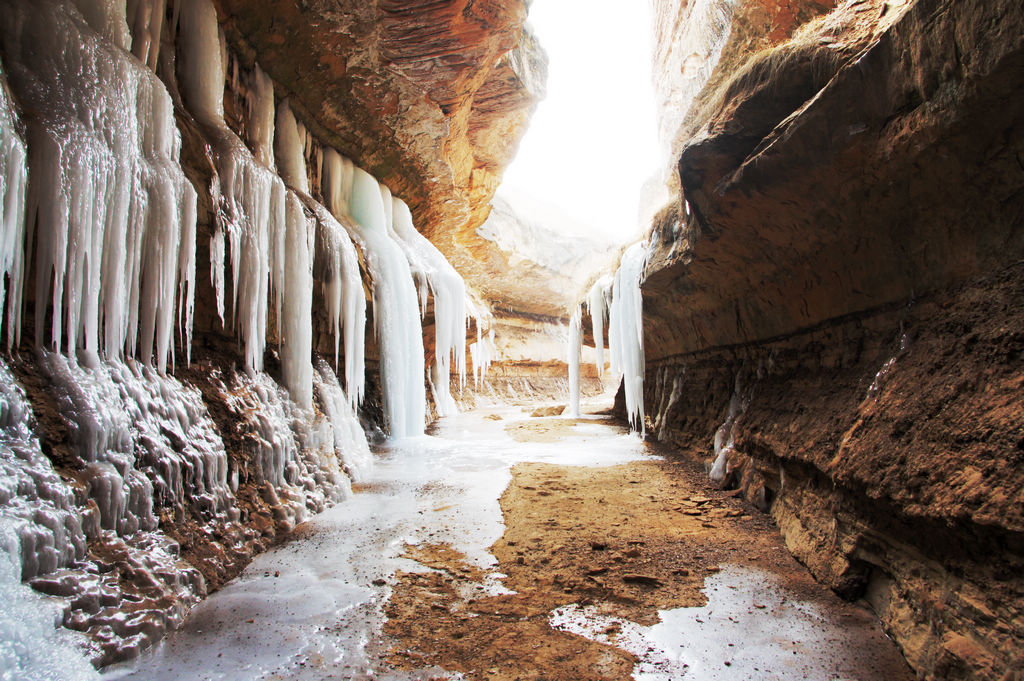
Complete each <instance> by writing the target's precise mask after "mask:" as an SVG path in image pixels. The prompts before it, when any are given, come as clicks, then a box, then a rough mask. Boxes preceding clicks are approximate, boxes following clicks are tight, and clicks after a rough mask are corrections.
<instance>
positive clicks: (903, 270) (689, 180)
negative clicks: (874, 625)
mask: <svg viewBox="0 0 1024 681" xmlns="http://www.w3.org/2000/svg"><path fill="white" fill-rule="evenodd" d="M657 5H658V7H659V12H660V13H661V16H662V17H666V16H669V17H671V16H678V17H679V18H680V20H684V19H686V14H687V11H688V10H689V6H680V5H679V4H678V3H671V2H661V3H657ZM729 11H731V12H732V18H731V22H732V23H731V24H730V34H729V38H728V40H727V41H726V42H725V43H724V46H723V48H722V51H721V58H720V61H719V62H718V68H717V69H716V70H715V71H714V72H713V73H711V74H710V75H709V76H708V77H707V80H706V81H705V83H704V85H703V87H702V88H701V89H700V90H699V91H698V92H697V94H696V95H694V96H693V98H692V100H691V105H690V106H689V108H687V109H686V110H685V111H684V112H680V111H670V112H667V113H666V115H665V116H664V117H663V138H664V139H665V140H666V143H669V144H673V145H675V146H674V147H673V148H674V150H675V152H676V153H675V158H676V159H677V162H678V182H679V186H680V188H681V195H680V200H679V202H678V204H676V205H674V206H670V207H668V208H667V209H666V210H664V211H662V213H661V214H660V215H659V217H658V219H657V220H656V224H655V228H654V236H653V246H652V253H651V261H650V265H649V268H648V273H647V279H646V281H645V282H644V285H643V290H644V312H645V346H646V351H647V358H648V364H647V377H646V392H647V395H646V402H647V404H648V411H649V412H650V413H653V414H654V416H653V417H652V430H653V431H654V432H655V433H656V434H657V436H658V437H659V438H662V439H666V440H671V441H673V442H675V443H677V444H679V445H680V446H682V447H684V448H687V449H689V450H691V451H693V452H694V453H695V455H698V456H701V457H707V458H708V459H709V465H710V464H711V463H713V461H712V460H713V459H714V458H715V456H716V455H717V454H721V458H720V459H719V461H718V464H719V465H718V466H716V467H714V468H713V469H712V470H713V472H714V473H715V477H716V478H719V479H720V480H721V483H722V484H725V485H734V486H741V487H743V488H744V489H745V490H746V491H747V494H748V496H749V497H750V498H751V499H752V500H753V501H755V502H756V503H759V504H760V505H762V507H763V508H765V509H766V510H768V511H770V512H771V514H772V515H773V516H774V517H775V518H776V520H777V521H778V524H779V527H780V529H781V530H782V532H783V534H784V535H785V537H786V539H787V543H788V544H789V545H790V548H791V549H792V550H793V551H794V553H795V554H796V555H797V556H798V557H800V559H801V560H803V561H804V562H805V563H806V564H807V565H808V567H809V568H810V569H811V571H812V572H813V573H814V574H815V575H816V576H817V577H818V578H819V579H822V580H823V581H825V582H826V583H828V584H830V585H831V586H833V588H835V589H836V590H838V591H839V592H841V593H845V594H847V595H849V596H851V597H856V596H861V595H865V596H866V597H867V598H868V600H869V601H870V602H871V603H872V604H873V605H874V606H875V608H876V610H877V612H878V613H879V615H880V616H881V617H882V619H883V621H884V622H885V623H886V625H887V626H888V627H889V628H890V631H891V633H892V634H893V635H894V637H895V638H896V639H897V641H898V642H899V643H900V645H901V646H902V647H903V649H904V652H905V653H906V655H907V658H908V660H909V661H910V662H911V664H912V665H913V666H914V667H915V668H916V669H917V670H918V671H919V672H920V673H921V674H922V675H924V676H925V677H927V678H943V679H947V678H983V679H990V678H991V679H1001V678H1007V677H1006V676H1005V675H1006V674H1010V675H1011V677H1012V675H1013V674H1019V673H1020V670H1021V668H1022V666H1024V659H1022V651H1021V647H1020V643H1019V642H1020V640H1021V637H1022V632H1021V631H1019V630H1018V628H1017V625H1016V624H1015V622H1017V621H1019V618H1020V609H1021V607H1022V603H1024V599H1022V595H1024V584H1022V583H1021V581H1020V578H1019V574H1020V570H1019V566H1020V564H1021V560H1022V550H1021V544H1020V537H1021V534H1020V533H1021V529H1022V526H1021V524H1020V518H1019V517H1018V516H1019V512H1018V507H1019V506H1020V499H1019V493H1020V489H1021V487H1022V483H1024V464H1022V461H1021V458H1020V456H1019V454H1020V443H1019V442H1018V441H1019V440H1020V434H1021V432H1020V427H1021V426H1020V424H1021V423H1022V421H1024V413H1022V408H1021V405H1020V400H1019V397H1014V396H1015V395H1016V396H1019V389H1020V384H1021V380H1024V372H1022V371H1021V365H1020V352H1021V347H1020V342H1021V341H1020V338H1021V333H1022V332H1021V329H1022V328H1024V319H1021V318H1019V315H1017V313H1016V311H1015V310H1014V304H1013V303H1012V302H1011V301H1014V300H1017V299H1019V296H1020V293H1021V291H1020V283H1021V273H1020V270H1019V266H1018V265H1016V263H1017V262H1018V261H1019V260H1020V258H1021V254H1022V252H1024V236H1022V234H1024V233H1022V231H1021V229H1020V226H1021V224H1022V222H1024V213H1022V210H1024V209H1022V206H1024V201H1022V197H1024V173H1022V172H1021V167H1022V166H1021V162H1020V159H1022V158H1024V107H1022V106H1021V102H1020V97H1019V92H1020V88H1021V85H1022V65H1024V38H1022V36H1024V12H1022V10H1021V8H1020V7H1019V3H1018V4H1015V3H1010V2H993V3H984V2H957V3H954V2H943V1H941V0H918V1H916V2H906V3H875V2H870V1H860V2H845V3H840V4H838V5H836V6H835V7H834V8H830V7H828V6H827V5H819V4H815V3H803V4H802V5H801V6H800V7H799V8H796V7H794V6H789V7H788V9H786V8H781V7H776V6H774V5H772V4H771V3H759V2H747V3H739V4H738V5H735V6H730V7H729ZM758 12H768V13H769V14H771V13H772V12H776V14H775V15H774V16H776V17H777V18H779V21H777V22H775V23H771V24H759V23H757V22H752V21H751V20H750V17H754V16H757V14H758ZM823 12H826V13H824V14H822V13H823ZM815 15H820V16H818V18H812V17H814V16H815ZM787 17H788V23H787V21H783V19H786V18H787ZM769 25H770V26H772V28H771V30H768V28H767V27H768V26H769ZM680 26H681V25H680V24H678V23H677V24H676V28H675V29H673V30H668V29H663V31H662V33H660V34H659V55H662V57H661V61H660V62H659V63H660V64H661V65H662V67H663V71H662V73H663V76H664V75H665V74H666V73H668V72H670V71H671V68H669V67H672V68H674V65H678V64H680V63H682V60H681V59H680V58H679V56H678V45H673V44H672V41H673V40H675V39H676V38H678V37H679V36H680V35H681V32H684V29H683V28H681V27H680ZM672 55H675V56H672ZM684 75H685V73H684ZM665 77H667V76H665ZM683 85H685V83H684V84H683ZM683 85H680V84H679V83H675V84H669V85H667V86H666V87H664V88H663V101H664V102H665V103H666V104H667V105H668V106H672V105H673V104H674V103H678V102H680V101H682V100H681V99H680V97H679V92H682V91H683V90H684V89H685V88H684V87H683ZM716 434H717V435H719V437H718V446H717V447H716V446H715V445H714V444H713V443H714V442H715V440H716Z"/></svg>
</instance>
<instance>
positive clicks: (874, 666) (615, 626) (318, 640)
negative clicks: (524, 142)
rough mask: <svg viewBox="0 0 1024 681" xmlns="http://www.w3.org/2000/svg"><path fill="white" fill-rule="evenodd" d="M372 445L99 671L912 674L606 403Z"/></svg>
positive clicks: (496, 413)
mask: <svg viewBox="0 0 1024 681" xmlns="http://www.w3.org/2000/svg"><path fill="white" fill-rule="evenodd" d="M589 406H591V407H592V408H593V407H597V406H607V405H601V404H599V403H598V404H594V403H591V404H590V405H589ZM377 456H378V459H377V464H376V473H375V475H374V476H373V477H372V478H370V479H369V480H367V482H365V483H364V484H363V485H361V486H360V487H359V488H357V490H356V493H355V496H354V497H353V498H352V499H350V500H349V501H347V502H346V503H345V504H344V510H342V507H339V509H338V511H341V512H338V511H328V512H325V513H323V514H321V515H319V516H317V517H316V518H314V519H313V520H311V521H310V522H308V523H306V524H303V525H300V526H299V527H298V528H296V530H295V532H294V533H293V534H294V538H293V539H290V540H289V541H288V542H287V543H285V544H284V545H282V546H280V547H277V548H274V549H271V550H270V551H268V552H267V553H265V554H263V555H261V556H259V557H258V558H257V559H256V560H255V561H254V562H253V563H252V564H251V565H250V566H249V567H248V568H247V569H246V570H245V571H244V572H243V573H242V574H241V575H240V576H239V577H238V578H237V579H236V580H235V581H234V582H232V583H231V584H229V585H228V586H226V587H225V588H224V589H222V590H221V591H219V592H218V593H216V594H214V595H213V596H211V597H210V598H208V599H207V600H205V601H204V602H203V603H202V604H200V605H199V606H197V607H196V608H195V609H194V610H193V612H192V614H191V615H190V617H189V619H188V620H186V622H185V624H184V625H183V627H182V628H181V629H180V630H179V631H177V632H175V633H173V634H171V635H169V636H168V638H167V639H166V640H165V641H164V643H162V644H161V645H160V646H159V647H158V649H157V651H156V652H155V653H154V654H151V655H143V657H142V658H141V659H140V660H139V661H138V662H137V663H136V664H134V665H131V666H129V667H127V668H126V669H125V670H119V669H116V668H115V669H112V670H110V671H109V672H108V673H107V674H105V677H107V678H118V679H122V678H123V679H153V680H154V681H155V680H159V679H182V678H192V679H206V678H211V679H213V678H216V679H257V678H259V679H273V678H287V679H326V678H422V679H426V678H451V677H452V676H451V675H453V674H455V675H465V676H466V677H469V678H496V679H541V678H544V679H623V678H631V677H632V678H638V679H680V678H700V679H734V678H743V679H790V678H792V679H802V678H813V679H883V678H884V679H894V680H895V679H911V678H913V674H912V673H911V671H910V669H909V667H908V666H907V665H906V662H905V661H904V660H903V659H902V657H901V656H900V654H899V652H898V650H897V649H896V647H895V645H894V644H893V643H892V641H890V640H889V639H888V638H887V637H886V636H885V635H884V634H883V633H882V631H881V629H880V627H879V625H878V623H877V621H876V620H875V619H874V618H873V617H872V616H871V615H870V613H869V612H868V611H867V610H866V609H865V608H863V607H860V606H856V605H853V604H849V603H846V602H844V601H842V600H841V599H839V598H838V597H836V596H835V595H834V594H832V593H831V592H830V591H828V590H827V589H825V588H823V587H821V586H820V585H818V584H816V583H815V582H814V581H813V579H811V578H810V576H809V575H808V574H807V572H806V569H804V568H803V567H802V566H800V565H799V564H798V563H796V561H794V560H793V559H792V558H791V557H790V556H789V554H788V553H787V552H786V551H785V549H784V547H783V545H782V543H781V541H780V539H779V538H778V535H777V533H776V531H775V530H774V529H773V527H772V525H771V523H769V522H767V521H766V520H765V519H764V518H763V517H758V515H759V514H758V512H757V511H756V510H754V509H752V508H751V507H750V506H749V505H747V504H745V503H743V502H742V501H741V500H740V499H738V498H737V497H736V495H735V494H731V493H722V492H708V491H707V488H706V485H705V484H704V482H703V478H704V475H703V471H702V470H700V469H699V468H697V467H694V466H692V465H691V464H690V463H688V462H687V461H685V460H682V459H680V458H679V457H675V458H674V459H673V457H672V456H671V454H668V455H667V456H665V455H662V454H659V448H658V447H652V446H650V445H648V444H646V443H644V442H642V441H641V440H640V439H639V438H638V437H637V436H636V435H635V434H630V433H629V432H628V429H626V428H623V427H622V426H621V425H618V424H616V423H615V421H614V420H613V419H611V418H610V417H608V416H596V415H590V414H585V415H584V417H582V418H579V419H568V418H561V417H530V416H529V410H528V409H517V408H508V407H505V408H497V409H495V408H482V409H479V410H476V411H473V412H469V413H467V414H464V415H459V416H453V417H449V418H445V419H443V420H441V421H440V422H439V423H438V424H437V425H436V427H435V428H434V429H433V430H432V432H431V436H430V437H428V438H422V439H420V440H418V441H403V442H400V443H397V444H395V445H393V446H391V447H388V448H387V449H386V450H384V451H380V452H378V453H377ZM621 483H625V484H621ZM506 485H507V486H506ZM499 495H500V501H501V503H500V508H499Z"/></svg>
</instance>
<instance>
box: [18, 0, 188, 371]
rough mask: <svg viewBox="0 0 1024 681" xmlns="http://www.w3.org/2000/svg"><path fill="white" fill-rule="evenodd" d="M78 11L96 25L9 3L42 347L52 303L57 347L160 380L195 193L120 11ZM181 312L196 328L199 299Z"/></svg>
mask: <svg viewBox="0 0 1024 681" xmlns="http://www.w3.org/2000/svg"><path fill="white" fill-rule="evenodd" d="M79 4H80V5H81V6H82V8H83V11H85V12H86V18H87V19H88V22H89V23H88V24H87V23H86V22H85V21H83V19H82V17H81V15H79V14H78V13H77V12H75V10H74V9H73V8H72V7H69V6H67V5H64V4H61V3H57V2H53V1H52V0H40V1H39V2H28V1H27V0H16V1H12V2H10V3H5V4H4V5H3V7H0V40H2V42H3V49H4V52H5V54H6V56H7V60H8V61H7V64H6V66H7V69H8V77H9V78H10V82H11V85H12V87H13V88H14V89H15V90H16V92H17V93H18V95H19V97H20V98H21V100H22V102H23V104H24V105H25V107H26V109H28V110H31V111H32V112H33V116H32V117H30V118H29V119H28V120H27V128H28V140H27V141H28V149H29V155H28V159H29V168H30V172H29V177H30V183H29V194H28V203H27V211H26V220H27V222H26V224H27V226H28V227H29V233H28V234H27V240H28V241H29V242H30V243H33V242H34V245H35V251H36V263H35V266H36V290H35V299H36V320H37V323H36V334H37V341H38V342H39V343H40V344H42V343H43V342H44V338H43V330H44V327H45V324H44V323H42V320H43V319H44V316H45V314H46V310H47V306H48V304H51V303H52V307H53V316H52V324H51V325H52V333H51V338H50V341H51V344H52V347H54V348H55V349H64V348H66V349H67V351H68V352H74V351H76V350H78V351H84V353H85V355H86V356H88V357H91V358H92V360H91V361H95V359H96V358H98V356H99V354H100V353H105V354H106V355H107V356H110V357H115V358H116V357H121V356H124V355H125V354H127V355H129V356H134V357H138V358H139V359H142V360H145V361H150V360H151V359H155V361H156V364H157V366H158V367H159V368H160V370H161V371H162V370H164V369H165V368H166V364H167V361H168V360H169V359H170V358H171V357H172V354H173V350H174V332H173V326H174V317H175V307H176V305H175V301H176V300H178V301H179V302H178V306H179V307H180V306H181V305H182V301H181V300H180V298H185V297H187V296H189V295H191V292H192V290H193V281H194V276H195V272H194V268H190V265H191V264H194V255H193V253H194V251H192V249H194V247H195V244H194V240H192V241H191V242H190V241H189V237H190V236H192V235H194V233H195V219H196V194H195V190H194V189H193V188H192V185H191V184H190V183H189V181H188V180H187V179H186V178H185V176H184V174H183V172H182V171H181V168H180V166H179V164H178V159H179V155H180V148H181V138H180V135H179V134H178V131H177V128H176V127H175V124H174V111H173V105H172V103H171V98H170V96H169V95H168V93H167V90H166V88H165V87H164V85H163V84H162V83H161V82H160V80H159V79H158V78H157V77H156V76H155V74H153V72H152V71H150V70H149V69H147V68H144V67H142V66H141V65H140V64H139V63H138V62H137V61H135V60H134V59H132V58H131V57H130V56H129V55H128V54H127V53H125V52H124V51H123V50H122V49H121V48H120V47H117V46H116V45H120V46H122V47H127V44H126V43H127V40H128V39H129V38H128V37H127V35H128V32H127V26H126V24H125V18H124V11H123V10H124V6H123V3H122V5H121V7H120V9H118V8H117V7H115V5H116V3H110V4H109V5H108V4H107V3H101V2H85V1H84V0H83V2H81V3H79ZM90 26H92V27H94V28H96V30H98V31H100V32H101V33H102V35H104V36H107V37H108V39H110V40H113V41H114V43H115V45H112V44H111V43H110V42H108V41H107V40H104V39H103V38H102V37H101V36H100V35H97V33H96V31H94V30H93V28H90ZM40 46H46V49H40ZM184 309H185V311H186V313H185V314H180V313H179V320H180V321H181V323H182V324H183V325H186V326H187V325H188V323H189V322H190V314H189V313H188V311H190V310H191V301H190V300H184ZM182 331H183V333H182V335H183V336H184V337H185V344H186V346H187V345H188V344H189V343H190V338H189V335H188V333H187V330H186V329H183V330H182Z"/></svg>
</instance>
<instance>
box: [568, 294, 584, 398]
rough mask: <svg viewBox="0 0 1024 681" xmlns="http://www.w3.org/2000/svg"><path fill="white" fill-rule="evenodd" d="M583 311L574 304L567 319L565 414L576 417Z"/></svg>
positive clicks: (578, 395)
mask: <svg viewBox="0 0 1024 681" xmlns="http://www.w3.org/2000/svg"><path fill="white" fill-rule="evenodd" d="M582 314H583V311H582V309H581V308H580V306H579V305H574V306H573V309H572V317H571V318H570V319H569V348H568V350H569V357H568V360H569V409H568V413H567V414H566V416H569V417H571V418H578V417H579V415H580V353H581V352H582V350H583V347H582V345H583V333H582V327H583V321H582Z"/></svg>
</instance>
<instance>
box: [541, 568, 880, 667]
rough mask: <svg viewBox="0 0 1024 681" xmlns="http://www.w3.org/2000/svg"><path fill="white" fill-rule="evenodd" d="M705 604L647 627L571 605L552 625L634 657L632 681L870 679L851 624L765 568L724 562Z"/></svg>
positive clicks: (708, 586) (668, 613)
mask: <svg viewBox="0 0 1024 681" xmlns="http://www.w3.org/2000/svg"><path fill="white" fill-rule="evenodd" d="M704 592H705V594H707V597H708V602H707V605H705V606H704V607H701V608H677V609H674V610H663V611H661V612H660V613H659V614H660V617H661V621H660V622H659V623H658V624H656V625H654V626H651V627H645V626H641V625H639V624H636V623H635V622H631V621H629V620H625V619H622V618H615V617H607V616H603V615H599V614H597V613H596V611H595V610H594V608H593V606H587V607H580V606H578V605H576V604H571V605H568V606H566V607H563V608H558V609H556V610H555V611H553V612H552V613H551V617H550V622H551V626H552V627H554V628H556V629H559V630H562V631H567V632H570V633H574V634H578V635H580V636H583V637H585V638H588V639H590V640H592V641H597V642H600V643H606V644H608V645H613V646H616V647H618V648H621V649H622V650H625V651H627V652H630V653H632V654H634V655H636V656H637V658H638V660H639V661H638V662H637V665H636V667H635V668H634V669H633V678H634V679H637V681H678V680H679V679H694V681H716V680H717V679H732V680H735V679H743V680H744V681H762V680H763V681H774V680H777V679H778V680H785V679H817V680H820V681H847V680H850V681H852V680H854V679H857V680H859V681H870V680H871V679H873V678H875V677H874V676H873V674H874V672H873V671H872V670H869V669H864V664H863V655H864V654H863V653H860V654H859V655H858V651H857V643H856V642H855V641H856V639H852V638H851V636H850V635H849V632H848V631H846V627H848V626H849V623H844V622H843V621H841V620H839V619H836V618H834V617H830V616H829V615H827V614H826V613H825V612H824V611H823V610H822V609H821V608H819V607H818V606H817V605H816V604H814V603H811V602H808V601H806V600H801V599H800V597H799V596H798V595H797V594H795V593H794V592H793V591H792V590H790V589H787V588H786V587H785V586H784V585H783V584H781V583H780V582H779V580H778V578H777V577H776V576H775V575H772V574H771V573H768V572H765V571H763V570H758V569H753V568H748V567H743V566H738V565H727V566H725V567H724V568H723V569H722V571H721V572H719V573H718V574H716V575H714V576H712V577H710V578H709V579H708V580H707V584H706V586H705V588H704Z"/></svg>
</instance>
